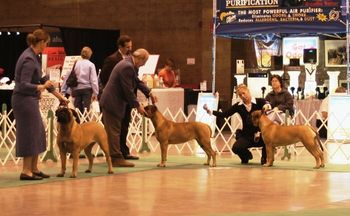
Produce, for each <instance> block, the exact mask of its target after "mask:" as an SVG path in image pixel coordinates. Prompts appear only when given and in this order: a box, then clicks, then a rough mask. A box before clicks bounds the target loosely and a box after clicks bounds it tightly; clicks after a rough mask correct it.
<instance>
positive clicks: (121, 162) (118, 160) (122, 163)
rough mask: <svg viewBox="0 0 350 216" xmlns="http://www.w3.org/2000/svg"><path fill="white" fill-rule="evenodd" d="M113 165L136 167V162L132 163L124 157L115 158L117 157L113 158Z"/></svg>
mask: <svg viewBox="0 0 350 216" xmlns="http://www.w3.org/2000/svg"><path fill="white" fill-rule="evenodd" d="M112 166H113V167H134V166H135V164H133V163H130V162H128V161H126V160H125V159H122V158H115V159H112Z"/></svg>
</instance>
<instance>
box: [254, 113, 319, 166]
mask: <svg viewBox="0 0 350 216" xmlns="http://www.w3.org/2000/svg"><path fill="white" fill-rule="evenodd" d="M252 121H253V124H254V126H259V128H260V130H261V134H262V138H263V140H264V142H265V145H266V154H267V163H266V164H264V166H272V165H273V161H274V149H275V147H276V146H286V145H290V144H294V143H297V142H302V143H303V144H304V146H305V148H306V149H307V150H308V151H309V152H310V153H311V154H312V156H314V157H315V160H316V166H315V167H314V168H315V169H318V168H320V167H324V166H325V164H324V157H323V148H322V145H321V142H320V138H319V136H318V133H317V131H315V130H314V129H313V128H312V127H311V126H306V125H291V126H285V125H278V124H275V123H273V122H272V121H271V120H270V119H269V118H268V117H267V116H266V115H265V113H264V112H263V111H260V110H257V111H254V112H253V113H252Z"/></svg>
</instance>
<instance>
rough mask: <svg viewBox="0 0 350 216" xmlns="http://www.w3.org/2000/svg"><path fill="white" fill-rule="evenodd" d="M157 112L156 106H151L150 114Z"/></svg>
mask: <svg viewBox="0 0 350 216" xmlns="http://www.w3.org/2000/svg"><path fill="white" fill-rule="evenodd" d="M157 110H158V108H157V107H156V105H152V106H151V111H152V113H155V112H156V111H157Z"/></svg>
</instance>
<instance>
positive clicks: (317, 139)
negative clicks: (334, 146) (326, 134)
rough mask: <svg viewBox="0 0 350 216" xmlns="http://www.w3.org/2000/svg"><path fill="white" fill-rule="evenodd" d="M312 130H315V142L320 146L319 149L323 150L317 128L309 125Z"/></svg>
mask: <svg viewBox="0 0 350 216" xmlns="http://www.w3.org/2000/svg"><path fill="white" fill-rule="evenodd" d="M310 128H311V129H312V130H313V131H314V132H315V137H314V140H315V143H318V145H319V146H320V148H321V150H322V151H324V150H323V146H322V143H321V139H320V135H319V134H318V132H317V130H316V129H315V128H313V127H310Z"/></svg>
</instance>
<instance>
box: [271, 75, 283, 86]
mask: <svg viewBox="0 0 350 216" xmlns="http://www.w3.org/2000/svg"><path fill="white" fill-rule="evenodd" d="M273 78H276V79H277V80H278V82H279V83H280V84H281V88H283V81H282V77H281V76H279V75H277V74H274V75H272V76H271V81H272V80H273Z"/></svg>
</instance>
